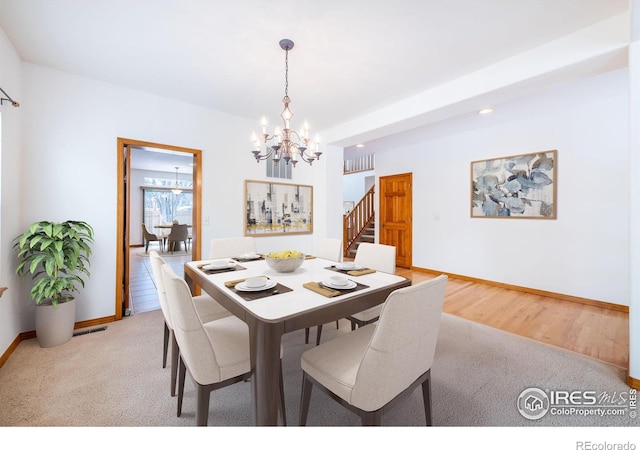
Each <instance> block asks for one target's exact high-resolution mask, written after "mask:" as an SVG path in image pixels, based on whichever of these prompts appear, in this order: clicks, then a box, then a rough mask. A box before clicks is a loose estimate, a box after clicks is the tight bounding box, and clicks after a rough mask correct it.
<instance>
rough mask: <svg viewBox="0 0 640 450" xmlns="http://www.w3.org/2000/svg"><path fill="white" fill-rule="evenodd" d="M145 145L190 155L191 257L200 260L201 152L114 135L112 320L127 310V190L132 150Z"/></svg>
mask: <svg viewBox="0 0 640 450" xmlns="http://www.w3.org/2000/svg"><path fill="white" fill-rule="evenodd" d="M134 148H148V149H152V150H154V151H159V152H172V153H179V154H184V155H187V156H190V157H192V158H193V176H192V177H193V191H192V192H193V200H192V201H193V208H192V212H191V224H192V228H191V235H192V238H193V239H192V243H191V252H192V259H194V260H197V259H200V256H201V250H200V244H199V243H200V238H201V230H200V228H201V226H200V224H201V218H202V212H201V211H202V209H201V201H202V151H201V150H197V149H190V148H185V147H176V146H173V145H165V144H158V143H153V142H145V141H138V140H134V139H126V138H118V142H117V161H118V163H117V166H118V167H117V170H118V174H117V180H118V195H117V203H118V204H117V218H116V220H117V226H116V243H117V244H116V246H117V249H116V295H115V299H116V300H115V301H116V308H115V319H116V320H120V319H122V317H123V316H125V315H126V313H127V311H128V310H129V306H130V305H129V270H130V258H129V256H130V248H131V246H132V245H134V244H135V243H132V242H131V231H132V230H131V209H132V208H131V192H132V189H136V188H137V186H133V185H132V182H131V179H132V177H131V173H132V169H131V162H132V149H134Z"/></svg>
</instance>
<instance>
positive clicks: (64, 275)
mask: <svg viewBox="0 0 640 450" xmlns="http://www.w3.org/2000/svg"><path fill="white" fill-rule="evenodd" d="M91 243H93V228H92V227H91V226H90V225H89V224H87V223H86V222H83V221H77V220H67V221H66V222H62V223H59V222H49V221H41V222H35V223H33V224H31V225H30V226H29V229H28V230H27V231H25V232H24V233H23V234H21V235H20V236H17V237H16V238H15V239H14V245H13V247H14V249H15V250H16V251H17V252H18V265H17V267H16V274H18V275H19V276H20V279H21V280H24V278H25V276H26V275H27V274H31V275H32V277H31V279H32V280H35V282H34V284H33V287H32V288H31V291H30V293H29V295H30V297H31V299H32V300H34V301H35V303H36V316H35V318H36V336H37V338H38V343H39V344H40V346H41V347H53V346H56V345H60V344H64V343H65V342H67V341H68V340H69V339H71V337H72V336H73V329H74V326H75V317H76V306H75V301H74V298H73V296H72V295H71V294H72V292H74V291H78V286H82V287H84V280H83V279H82V278H81V277H80V275H81V274H85V275H86V276H87V277H88V276H90V273H89V270H88V267H89V265H90V262H89V256H90V255H91V247H90V244H91Z"/></svg>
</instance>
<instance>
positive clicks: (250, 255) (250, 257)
mask: <svg viewBox="0 0 640 450" xmlns="http://www.w3.org/2000/svg"><path fill="white" fill-rule="evenodd" d="M238 258H240V259H249V260H251V259H259V258H260V255H258V254H257V253H254V254H251V253H245V254H244V255H240V256H238Z"/></svg>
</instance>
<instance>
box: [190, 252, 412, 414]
mask: <svg viewBox="0 0 640 450" xmlns="http://www.w3.org/2000/svg"><path fill="white" fill-rule="evenodd" d="M225 259H227V263H226V264H224V263H223V265H221V264H217V265H215V267H213V266H214V265H213V264H211V263H212V261H213V260H201V261H189V262H187V263H185V265H184V277H185V280H186V282H187V283H188V284H189V286H190V287H191V289H192V292H194V293H196V290H197V287H198V286H199V287H200V288H201V289H202V290H204V291H205V292H206V293H207V294H209V295H210V296H211V297H213V298H214V299H215V300H216V301H217V302H218V303H220V304H221V305H222V306H223V307H225V308H226V309H227V310H228V311H229V312H231V313H232V314H234V315H235V316H237V317H238V318H240V319H241V320H243V321H244V322H245V323H246V324H247V326H248V328H249V340H250V367H251V372H252V375H251V378H252V383H251V384H252V414H253V422H254V424H255V425H259V426H264V425H278V405H279V393H280V390H279V375H280V370H281V362H280V358H281V343H282V336H283V335H284V334H285V333H290V332H292V331H296V330H301V329H305V328H309V327H313V326H316V325H320V324H326V323H330V322H335V321H336V320H338V319H341V318H345V317H348V316H350V315H352V314H355V313H357V312H359V311H363V310H365V309H368V308H371V307H373V306H375V305H378V304H381V303H383V302H384V301H385V300H386V298H387V297H388V296H389V294H390V293H391V292H392V291H394V290H396V289H399V288H402V287H406V286H410V285H411V280H409V279H408V278H405V277H402V276H398V275H395V274H390V273H384V272H380V271H375V270H370V269H368V268H366V267H355V268H351V267H343V266H342V265H341V263H336V262H335V261H330V260H326V259H322V258H316V257H313V256H306V257H305V260H304V261H303V263H302V265H301V266H300V267H299V268H297V269H296V270H295V271H293V272H286V273H280V272H276V271H275V270H273V269H272V268H270V266H269V265H268V264H267V262H266V260H265V256H264V255H252V256H251V259H245V258H242V257H240V256H238V257H237V258H225ZM216 262H219V261H217V260H216ZM336 275H343V276H344V277H346V278H347V279H348V280H349V284H348V285H347V286H341V287H340V288H335V287H331V286H333V285H332V284H331V283H330V279H331V277H332V276H336ZM253 277H265V278H266V280H267V281H266V284H265V285H264V286H263V287H262V288H249V287H248V286H247V285H245V284H244V280H246V279H247V278H253ZM285 353H286V349H285Z"/></svg>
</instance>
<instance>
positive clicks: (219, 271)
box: [198, 264, 247, 275]
mask: <svg viewBox="0 0 640 450" xmlns="http://www.w3.org/2000/svg"><path fill="white" fill-rule="evenodd" d="M204 266H206V264H202V265H200V266H198V269H200V270H202V271H203V272H204V273H206V274H207V275H214V274H216V273H224V272H234V271H236V270H247V268H246V267H242V266H239V265H237V264H236V265H235V266H233V267H225V268H224V269H203V267H204Z"/></svg>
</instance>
